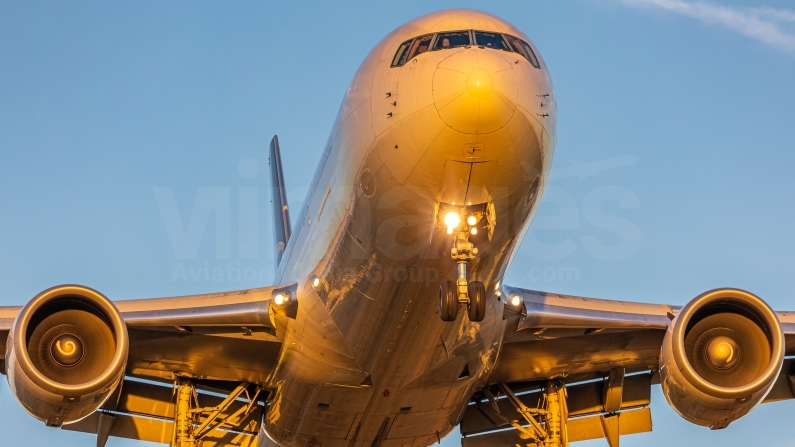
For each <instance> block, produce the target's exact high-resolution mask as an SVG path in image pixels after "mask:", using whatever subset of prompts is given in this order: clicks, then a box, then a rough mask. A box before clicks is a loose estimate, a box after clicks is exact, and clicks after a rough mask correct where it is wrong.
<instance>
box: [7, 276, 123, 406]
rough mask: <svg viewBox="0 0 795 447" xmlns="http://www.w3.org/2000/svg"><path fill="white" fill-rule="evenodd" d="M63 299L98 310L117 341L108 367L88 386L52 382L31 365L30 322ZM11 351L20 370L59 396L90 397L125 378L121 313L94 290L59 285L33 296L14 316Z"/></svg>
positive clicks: (85, 383) (34, 381) (89, 382)
mask: <svg viewBox="0 0 795 447" xmlns="http://www.w3.org/2000/svg"><path fill="white" fill-rule="evenodd" d="M66 297H76V298H78V299H82V300H84V301H88V302H90V303H91V305H92V306H94V307H96V308H97V310H99V311H100V312H102V313H103V314H104V315H103V317H104V318H106V319H108V322H109V323H110V325H111V329H112V330H113V333H114V335H115V337H116V351H115V353H114V355H113V359H112V360H111V362H110V364H109V365H108V367H107V368H106V369H105V371H103V372H102V374H100V375H99V376H97V377H96V378H94V379H93V380H90V381H88V382H84V383H79V384H75V385H67V384H63V383H59V382H56V381H54V380H51V379H50V378H48V377H46V376H45V375H44V374H42V373H41V372H40V371H39V370H38V369H37V368H36V367H35V366H34V365H33V362H32V361H31V358H30V355H29V354H28V350H27V343H26V342H27V333H28V326H29V325H30V322H31V319H32V318H33V317H34V315H35V314H36V312H37V311H39V310H40V309H42V308H43V307H44V306H46V305H47V304H49V303H51V302H53V301H55V300H58V299H64V298H66ZM11 333H12V336H13V348H14V350H15V351H16V352H15V353H16V359H17V361H18V363H19V366H20V368H21V369H22V371H24V372H25V374H26V375H27V376H28V377H29V378H30V380H31V381H32V382H33V383H35V384H36V385H38V386H40V387H41V388H42V389H44V390H46V391H49V392H51V393H54V394H58V395H61V396H75V395H81V394H88V393H93V392H96V391H100V390H102V389H103V388H106V387H107V386H108V384H109V383H114V382H115V381H116V379H118V378H119V377H120V375H121V374H124V365H125V364H126V362H127V354H128V350H129V336H128V334H127V325H126V324H125V323H124V320H123V319H122V317H121V313H120V312H119V311H118V309H117V308H116V306H115V305H114V304H113V303H112V302H111V301H110V300H109V299H108V298H106V297H105V296H104V295H102V294H101V293H99V292H97V291H96V290H94V289H91V288H88V287H84V286H79V285H71V284H69V285H62V286H56V287H52V288H49V289H47V290H45V291H43V292H41V293H39V294H38V295H36V296H35V297H34V298H33V299H32V300H30V302H28V304H26V305H25V306H24V307H23V308H22V310H21V311H20V312H19V315H17V318H16V320H15V321H14V325H13V330H12V332H11Z"/></svg>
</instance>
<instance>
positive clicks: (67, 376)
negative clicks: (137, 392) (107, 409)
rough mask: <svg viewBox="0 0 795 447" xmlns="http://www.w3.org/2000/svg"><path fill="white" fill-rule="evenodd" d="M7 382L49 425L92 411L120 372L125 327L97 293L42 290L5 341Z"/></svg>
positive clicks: (79, 288) (67, 288)
mask: <svg viewBox="0 0 795 447" xmlns="http://www.w3.org/2000/svg"><path fill="white" fill-rule="evenodd" d="M6 346H7V347H6V351H7V352H6V361H7V365H6V366H7V368H6V369H7V373H8V383H9V385H10V387H11V390H12V391H13V393H14V395H15V396H16V398H17V399H18V400H19V402H20V403H21V404H22V406H23V407H24V408H25V409H26V410H27V411H28V413H30V414H31V415H32V416H33V417H35V418H37V419H40V420H42V421H44V422H45V423H46V424H47V425H49V426H56V427H57V426H60V425H62V424H68V423H70V422H76V421H78V420H80V419H82V418H84V417H86V416H88V415H90V414H91V413H93V412H94V411H96V410H97V409H98V408H99V407H100V406H102V404H103V403H104V402H105V401H106V400H107V399H108V397H109V396H110V394H111V393H112V392H113V391H114V389H115V388H116V387H117V386H118V385H119V383H120V381H121V379H122V378H123V377H124V369H125V365H126V363H127V353H128V350H129V337H128V335H127V326H126V325H125V324H124V320H123V319H122V317H121V314H120V313H119V311H118V310H117V309H116V306H114V305H113V303H111V302H110V300H108V299H107V298H106V297H105V296H103V295H102V294H100V293H99V292H97V291H95V290H92V289H89V288H87V287H82V286H74V285H65V286H58V287H53V288H51V289H48V290H45V291H44V292H42V293H40V294H38V295H37V296H36V297H35V298H33V299H32V300H31V301H30V302H29V303H28V304H27V305H25V307H23V308H22V310H21V311H20V313H19V315H17V318H16V320H15V321H14V325H13V326H12V329H11V331H10V332H9V335H8V343H7V344H6Z"/></svg>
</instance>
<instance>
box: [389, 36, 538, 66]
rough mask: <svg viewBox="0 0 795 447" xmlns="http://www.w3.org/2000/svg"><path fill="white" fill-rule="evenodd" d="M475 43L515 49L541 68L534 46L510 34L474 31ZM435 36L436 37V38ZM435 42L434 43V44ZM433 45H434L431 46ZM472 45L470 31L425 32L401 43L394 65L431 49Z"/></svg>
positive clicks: (497, 48)
mask: <svg viewBox="0 0 795 447" xmlns="http://www.w3.org/2000/svg"><path fill="white" fill-rule="evenodd" d="M471 33H474V37H475V44H476V45H477V46H479V47H481V48H493V49H496V50H503V51H515V52H517V53H519V54H521V55H522V57H524V58H525V59H527V60H528V61H529V62H530V63H531V64H532V65H533V66H534V67H536V68H541V65H540V64H539V63H538V58H537V57H536V54H535V53H534V52H533V48H532V47H531V46H530V44H528V43H527V42H525V41H524V40H522V39H520V38H518V37H516V36H511V35H508V34H500V33H492V32H488V31H472V32H471ZM434 36H435V38H434ZM432 43H433V44H432ZM431 45H433V47H431ZM469 45H472V38H471V37H470V31H449V32H446V33H438V34H435V35H434V34H423V35H422V36H419V37H415V38H413V39H409V40H407V41H405V42H403V43H401V44H400V46H399V47H398V49H397V52H395V57H393V58H392V66H393V67H402V66H403V65H405V64H406V62H408V61H410V60H412V59H414V58H415V57H417V56H419V55H420V54H422V53H425V52H426V51H428V50H429V49H431V50H444V49H447V48H456V47H466V46H469Z"/></svg>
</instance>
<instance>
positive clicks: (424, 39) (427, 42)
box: [406, 34, 433, 61]
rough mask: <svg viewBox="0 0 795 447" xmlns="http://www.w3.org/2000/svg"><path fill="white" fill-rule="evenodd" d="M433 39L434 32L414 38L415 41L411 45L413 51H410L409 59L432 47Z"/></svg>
mask: <svg viewBox="0 0 795 447" xmlns="http://www.w3.org/2000/svg"><path fill="white" fill-rule="evenodd" d="M432 39H433V34H426V35H424V36H420V37H418V38H416V39H414V43H413V44H412V45H411V51H409V57H408V59H406V60H408V61H410V60H412V59H414V56H417V55H419V54H422V53H424V52H426V51H428V49H429V48H430V47H431V40H432Z"/></svg>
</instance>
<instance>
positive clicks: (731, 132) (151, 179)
mask: <svg viewBox="0 0 795 447" xmlns="http://www.w3.org/2000/svg"><path fill="white" fill-rule="evenodd" d="M763 1H765V3H761V4H760V3H756V2H750V1H728V0H722V1H720V2H718V1H717V0H715V1H713V2H709V3H703V2H702V3H695V2H692V1H690V0H687V1H685V0H569V1H566V2H527V1H524V2H520V1H510V2H508V1H497V0H491V1H488V2H485V1H461V2H450V1H437V2H433V4H431V3H430V2H417V1H403V2H392V3H384V2H364V1H361V2H348V3H345V4H339V3H338V2H290V3H289V4H288V3H287V2H283V3H282V4H276V3H275V2H267V3H266V2H244V1H238V2H223V3H222V2H217V3H207V2H201V3H197V2H190V3H189V2H154V1H147V2H135V3H128V4H123V3H118V2H116V3H114V4H108V3H101V2H96V3H88V2H83V3H73V4H69V5H68V6H67V5H66V4H65V3H62V2H50V3H46V2H28V1H26V2H22V1H9V0H4V1H3V2H1V3H0V279H1V280H0V305H10V304H21V303H24V302H26V301H27V300H28V299H30V298H31V297H33V296H34V295H35V294H36V293H38V292H39V291H41V290H43V289H45V288H47V287H50V286H52V285H56V284H59V283H67V282H69V283H80V284H86V285H89V286H91V287H94V288H96V289H98V290H100V291H102V292H103V293H105V294H106V295H107V296H109V297H111V298H113V299H131V298H138V297H154V296H168V295H181V294H191V293H201V292H211V291H220V290H227V289H236V288H242V287H254V286H257V285H261V284H263V283H267V282H268V281H270V278H271V276H272V273H273V259H272V254H271V253H272V247H271V236H270V214H269V212H270V210H269V209H268V205H269V203H268V198H267V195H268V191H269V190H268V175H267V152H266V151H267V144H268V141H269V140H270V137H271V136H272V135H273V134H278V135H279V137H280V140H281V142H282V150H283V163H284V167H285V170H286V178H287V184H288V188H289V200H290V202H291V204H292V208H293V209H298V208H299V205H300V202H301V200H302V199H303V196H304V193H305V192H306V187H307V186H308V183H309V181H310V179H311V175H312V173H313V172H314V168H315V164H316V162H317V160H318V157H319V154H320V151H321V148H322V146H323V144H324V142H325V140H326V138H327V133H328V131H329V130H330V127H331V125H332V122H333V120H334V116H335V113H336V111H337V108H338V106H339V102H340V100H341V98H342V95H343V93H344V91H345V88H346V86H347V84H348V82H349V80H350V78H351V76H352V75H353V73H354V71H355V70H356V68H357V67H358V64H359V63H360V62H361V60H362V59H363V57H364V56H365V54H366V53H367V51H369V49H370V48H372V46H373V45H374V44H375V43H376V42H377V41H378V40H379V39H381V38H382V37H383V36H384V35H385V34H386V33H388V32H389V31H390V30H392V29H393V28H395V27H397V26H398V25H400V24H402V23H403V22H405V21H408V20H410V19H412V18H414V17H416V16H419V15H422V14H424V13H427V12H431V11H433V10H437V9H443V8H448V7H471V8H476V9H482V10H485V11H488V12H491V13H494V14H496V15H499V16H502V17H504V18H507V19H509V20H511V21H512V22H513V23H514V24H515V25H517V26H518V27H519V28H521V29H523V30H524V31H525V32H526V33H527V34H528V35H529V36H530V37H531V38H532V39H533V41H534V42H535V43H536V44H537V46H538V47H539V48H540V50H541V53H542V54H543V56H544V58H545V59H546V61H547V63H548V65H549V66H550V70H551V73H552V77H553V81H554V83H555V87H556V92H557V97H558V112H559V128H558V146H557V152H556V158H555V163H554V172H556V173H559V174H558V178H557V179H556V180H554V181H553V182H552V183H551V188H550V190H549V194H548V195H547V196H545V198H544V203H543V204H542V206H541V208H540V210H539V213H538V217H537V221H536V222H535V224H534V226H533V227H531V231H530V232H529V233H528V236H527V237H526V239H525V241H524V243H523V245H522V249H521V250H520V251H519V253H518V256H517V258H516V260H515V261H514V263H513V265H512V267H511V270H510V272H509V274H508V278H507V280H506V282H508V283H509V284H512V285H521V286H526V287H530V288H535V289H542V290H549V291H554V292H561V293H571V294H580V295H586V296H596V297H603V298H614V299H622V300H637V301H649V302H666V303H671V304H684V303H685V302H686V301H687V300H689V299H691V298H692V297H694V296H696V295H698V294H699V293H701V292H703V291H705V290H708V289H711V288H714V287H720V286H733V287H740V288H745V289H747V290H750V291H752V292H754V293H756V294H758V295H759V296H761V297H762V298H764V299H765V300H767V301H768V302H769V303H770V304H771V305H772V306H773V307H775V308H777V309H782V310H783V309H795V299H793V297H792V295H793V290H795V275H793V271H795V256H793V254H792V253H793V248H794V247H795V235H793V232H792V231H791V229H792V228H793V227H794V226H795V210H793V206H792V203H793V199H792V197H793V195H794V194H795V180H793V175H792V166H795V107H793V104H795V82H793V79H795V5H793V4H792V3H791V2H784V1H775V0H763ZM593 162H601V165H602V166H612V167H611V168H609V169H605V170H601V171H600V170H599V169H593V168H595V167H597V166H599V165H594V164H589V163H593ZM578 164H583V165H585V167H582V166H577V165H578ZM257 166H259V170H257ZM572 166H575V167H572ZM589 167H590V168H592V169H590V170H589V169H588V168H589ZM589 174H590V175H589ZM206 187H211V188H228V190H224V191H227V192H228V194H229V197H230V198H231V204H232V208H231V223H230V228H231V230H230V234H231V236H230V247H231V251H230V257H229V258H228V259H218V258H217V253H216V250H215V248H216V247H215V242H214V232H213V231H214V230H213V226H212V224H211V225H209V226H208V227H207V230H206V231H205V232H204V233H203V237H202V238H201V239H200V242H199V244H198V245H197V247H196V248H197V252H196V254H195V256H194V257H193V258H192V259H178V258H177V254H176V252H175V251H174V249H173V248H172V244H171V242H170V240H169V235H168V232H167V227H166V225H165V224H164V219H163V217H162V216H161V211H160V208H159V207H158V201H157V200H156V194H155V192H154V191H155V190H154V188H170V191H172V192H173V194H174V199H175V202H176V204H177V208H178V210H179V212H180V214H181V215H182V216H188V215H189V214H190V212H191V210H192V207H193V204H194V200H195V199H196V197H197V194H199V191H200V189H199V188H206ZM240 188H257V189H258V191H259V198H260V201H259V202H260V206H259V208H260V212H259V213H258V215H259V222H260V229H259V231H258V232H257V235H258V240H259V246H258V251H257V253H255V254H254V256H251V254H250V253H249V255H248V256H245V257H244V256H242V254H241V253H239V250H238V248H237V247H238V245H237V243H238V233H237V228H238V226H237V216H238V213H237V208H236V207H237V197H238V195H239V193H240ZM216 191H218V190H216ZM594 201H596V203H598V204H599V205H600V206H601V208H599V207H597V209H594V206H593V204H594V203H595V202H594ZM599 209H601V210H603V211H602V212H599ZM605 216H607V217H605ZM610 216H614V217H618V218H620V219H621V220H620V221H617V220H615V219H613V220H610ZM185 219H186V217H185ZM606 219H607V220H606ZM616 225H618V226H616ZM616 228H621V230H620V231H615V230H616ZM600 245H601V246H602V248H598V247H599V246H600ZM594 247H597V249H594ZM605 247H607V248H605ZM611 247H612V249H611ZM606 258H609V259H606ZM179 265H182V266H183V267H185V268H190V267H191V266H193V267H201V266H205V265H207V266H211V267H220V268H226V266H227V265H231V266H232V267H233V268H237V267H240V268H241V269H244V270H245V269H252V271H256V272H257V278H255V279H254V280H252V281H242V282H230V281H225V282H204V281H192V280H188V281H184V280H182V279H180V278H177V277H175V271H176V269H177V268H178V266H179ZM570 271H576V272H577V274H576V275H574V276H568V275H567V274H564V272H570ZM260 273H262V275H261V276H262V278H260V277H259V276H260ZM652 409H653V420H654V427H655V431H654V432H653V433H650V434H642V435H633V436H629V437H626V438H624V439H622V445H624V446H633V445H638V446H640V445H643V446H663V445H671V444H677V445H682V446H686V445H693V446H695V445H703V444H704V443H706V442H710V443H715V444H716V445H717V444H719V445H724V446H745V445H749V444H751V443H754V444H756V445H760V444H761V445H774V444H783V443H786V442H788V441H789V442H791V439H793V437H795V426H793V424H791V423H789V422H790V421H789V419H790V418H789V416H788V415H789V414H791V413H792V412H793V410H795V402H784V403H779V404H775V405H766V406H762V407H760V408H758V409H756V410H755V411H754V412H753V413H751V414H750V415H749V416H747V417H746V418H744V419H742V420H740V421H738V422H735V423H733V424H732V425H731V426H730V427H729V428H728V429H726V430H723V431H720V432H710V431H709V430H707V429H704V428H701V427H696V426H693V425H691V424H689V423H687V422H685V421H683V420H682V419H680V418H679V417H678V416H677V415H676V414H675V413H674V412H673V411H672V410H671V409H670V408H669V407H668V405H667V404H666V403H665V400H664V398H663V397H662V395H661V394H660V393H659V390H656V391H655V394H654V395H653V403H652ZM0 430H2V433H3V435H2V436H3V439H4V442H3V444H4V445H33V444H37V445H48V444H52V445H56V443H57V445H63V446H69V447H71V446H78V445H91V444H92V443H93V440H92V439H91V437H89V436H87V435H80V434H74V433H67V432H62V431H59V430H53V429H47V428H45V427H44V425H43V424H41V423H39V422H37V421H34V420H33V419H31V418H30V417H28V416H27V415H26V414H24V412H23V411H22V410H21V408H20V407H19V406H18V404H16V402H15V401H14V398H13V396H12V395H11V393H10V391H9V390H8V386H7V383H6V382H5V380H0ZM443 444H445V445H447V446H453V445H457V441H456V440H454V439H449V438H448V439H447V440H445V441H444V442H443ZM109 445H111V446H134V445H141V443H136V442H130V441H124V440H111V441H110V443H109ZM579 445H582V446H603V445H606V442H605V441H592V442H588V443H582V444H579Z"/></svg>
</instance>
